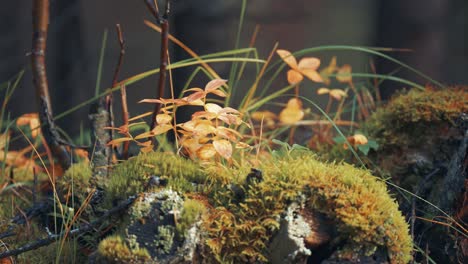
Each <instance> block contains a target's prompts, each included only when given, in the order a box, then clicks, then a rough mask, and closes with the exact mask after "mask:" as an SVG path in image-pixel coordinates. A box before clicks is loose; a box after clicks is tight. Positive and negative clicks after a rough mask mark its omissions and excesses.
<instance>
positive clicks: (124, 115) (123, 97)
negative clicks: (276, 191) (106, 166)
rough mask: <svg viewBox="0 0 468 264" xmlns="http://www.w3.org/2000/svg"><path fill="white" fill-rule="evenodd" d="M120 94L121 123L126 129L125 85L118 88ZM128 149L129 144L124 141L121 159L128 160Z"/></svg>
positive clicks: (127, 122)
mask: <svg viewBox="0 0 468 264" xmlns="http://www.w3.org/2000/svg"><path fill="white" fill-rule="evenodd" d="M120 93H121V95H122V118H123V123H124V126H125V127H127V128H128V124H129V121H128V106H127V89H126V87H125V85H123V84H122V85H121V86H120ZM129 147H130V142H129V141H125V142H124V145H123V150H122V157H123V159H125V160H126V159H128V149H129Z"/></svg>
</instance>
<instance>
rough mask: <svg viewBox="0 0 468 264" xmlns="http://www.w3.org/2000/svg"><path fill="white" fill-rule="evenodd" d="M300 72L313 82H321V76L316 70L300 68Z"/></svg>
mask: <svg viewBox="0 0 468 264" xmlns="http://www.w3.org/2000/svg"><path fill="white" fill-rule="evenodd" d="M301 73H302V74H304V76H305V77H307V78H309V79H310V80H312V81H314V82H319V83H321V82H323V79H322V77H321V76H320V74H319V73H318V72H317V71H316V70H313V69H302V70H301Z"/></svg>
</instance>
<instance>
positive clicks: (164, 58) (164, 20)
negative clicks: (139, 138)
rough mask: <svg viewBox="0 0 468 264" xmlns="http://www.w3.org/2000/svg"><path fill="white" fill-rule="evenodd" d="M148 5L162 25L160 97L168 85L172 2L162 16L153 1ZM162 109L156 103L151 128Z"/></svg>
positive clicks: (147, 3) (169, 2) (165, 8)
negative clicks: (167, 73) (167, 72)
mask: <svg viewBox="0 0 468 264" xmlns="http://www.w3.org/2000/svg"><path fill="white" fill-rule="evenodd" d="M145 3H146V6H147V7H148V9H149V10H150V12H151V13H152V14H153V16H154V17H155V19H156V21H157V23H158V24H160V25H161V54H160V56H161V57H160V58H161V59H160V67H159V69H160V71H159V82H158V97H159V98H161V97H164V90H165V86H166V71H167V64H168V53H169V50H168V47H169V13H170V6H171V5H170V4H171V0H166V5H165V7H164V14H163V16H162V17H160V15H159V12H158V11H157V10H156V8H155V7H154V6H153V4H152V3H151V1H149V0H146V1H145ZM159 110H161V104H156V105H155V107H154V110H153V115H152V116H151V126H150V129H153V128H154V127H155V126H156V115H157V114H158V113H159Z"/></svg>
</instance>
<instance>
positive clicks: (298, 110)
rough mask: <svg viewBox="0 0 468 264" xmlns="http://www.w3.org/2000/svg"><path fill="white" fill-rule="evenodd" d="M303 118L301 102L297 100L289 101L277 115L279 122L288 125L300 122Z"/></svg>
mask: <svg viewBox="0 0 468 264" xmlns="http://www.w3.org/2000/svg"><path fill="white" fill-rule="evenodd" d="M303 117H304V111H302V102H301V100H299V99H297V98H293V99H290V100H289V101H288V104H287V105H286V108H285V109H283V111H281V113H280V115H279V119H280V121H281V122H283V123H284V124H288V125H291V124H294V123H296V122H297V121H300V120H302V118H303Z"/></svg>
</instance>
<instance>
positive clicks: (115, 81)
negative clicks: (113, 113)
mask: <svg viewBox="0 0 468 264" xmlns="http://www.w3.org/2000/svg"><path fill="white" fill-rule="evenodd" d="M115 26H116V28H117V39H118V41H119V45H120V54H119V60H118V62H117V67H116V68H115V73H114V79H113V81H112V87H116V86H117V84H118V79H119V73H120V69H121V68H122V63H123V57H124V56H125V40H124V37H123V33H122V27H121V26H120V24H117V25H115ZM120 94H121V99H122V119H123V123H124V126H126V127H128V107H127V92H126V87H125V85H121V86H120ZM129 146H130V142H129V141H126V142H124V145H123V151H122V157H123V158H124V159H128V149H129Z"/></svg>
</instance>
